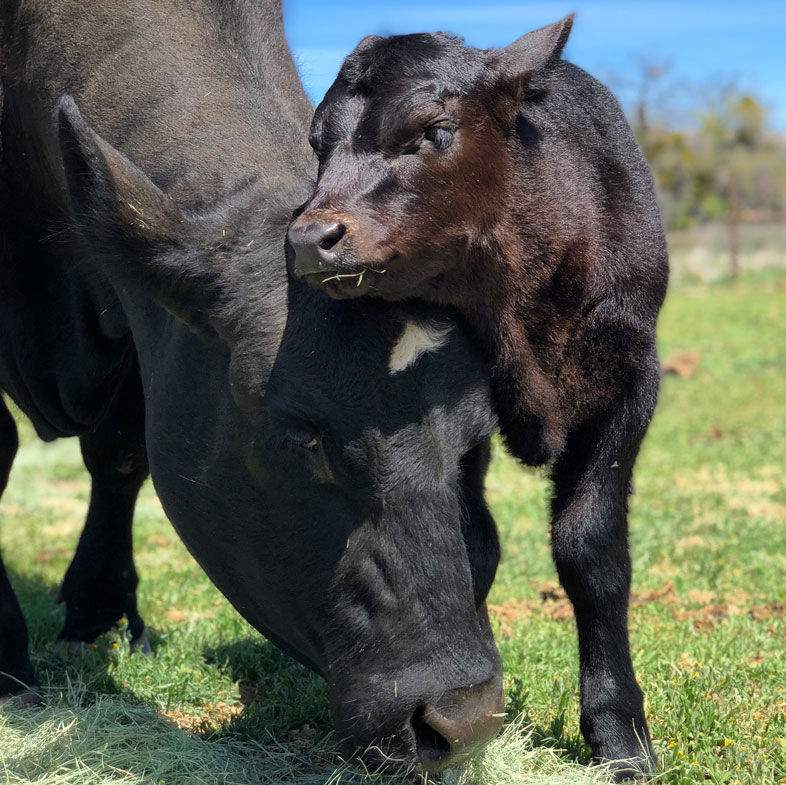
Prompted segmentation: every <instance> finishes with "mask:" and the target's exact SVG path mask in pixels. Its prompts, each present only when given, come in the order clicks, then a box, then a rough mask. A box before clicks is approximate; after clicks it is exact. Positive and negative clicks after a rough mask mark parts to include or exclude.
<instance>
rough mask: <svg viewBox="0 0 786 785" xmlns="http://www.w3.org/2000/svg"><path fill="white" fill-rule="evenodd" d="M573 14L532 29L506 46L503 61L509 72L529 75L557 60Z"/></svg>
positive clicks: (563, 45)
mask: <svg viewBox="0 0 786 785" xmlns="http://www.w3.org/2000/svg"><path fill="white" fill-rule="evenodd" d="M574 18H575V14H570V16H566V17H565V18H564V19H560V20H559V22H554V24H550V25H546V27H541V28H540V29H539V30H533V31H532V32H531V33H527V34H526V35H523V36H521V38H517V39H516V40H515V41H514V42H513V43H512V44H509V45H508V46H506V47H505V48H504V49H503V50H502V51H503V52H504V62H505V65H506V66H507V68H508V69H509V70H510V72H511V74H520V75H524V76H527V77H529V76H531V75H532V74H534V73H536V72H537V71H540V70H541V68H545V67H546V66H547V65H550V64H551V63H554V62H556V61H557V60H559V58H560V56H561V55H562V50H563V49H564V48H565V44H566V43H567V42H568V36H569V35H570V31H571V28H572V27H573V19H574Z"/></svg>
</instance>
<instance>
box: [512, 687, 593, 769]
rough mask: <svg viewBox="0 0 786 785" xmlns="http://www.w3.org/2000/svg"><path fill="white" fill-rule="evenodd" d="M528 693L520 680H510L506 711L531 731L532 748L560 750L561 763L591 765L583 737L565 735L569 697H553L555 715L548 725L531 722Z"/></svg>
mask: <svg viewBox="0 0 786 785" xmlns="http://www.w3.org/2000/svg"><path fill="white" fill-rule="evenodd" d="M528 698H529V690H528V689H527V687H526V686H525V684H524V682H523V681H522V680H521V679H518V678H516V679H514V680H513V685H512V687H511V689H510V690H509V691H508V696H507V705H506V709H507V712H508V716H509V717H520V718H522V722H523V724H524V725H525V726H527V727H529V728H530V729H531V734H532V735H531V743H532V746H533V747H548V748H549V749H553V750H560V751H561V755H562V757H564V758H565V760H569V761H573V762H575V763H579V764H581V765H589V764H590V763H591V762H592V750H590V748H589V745H588V744H587V743H586V742H585V741H584V737H583V736H581V735H580V734H576V733H568V732H567V722H566V715H567V713H568V704H569V702H570V701H571V700H572V696H569V695H566V694H564V693H562V694H560V695H559V696H557V704H556V705H555V709H556V713H555V715H554V718H553V719H552V720H551V722H550V723H549V724H548V725H545V724H540V723H537V722H535V721H534V720H533V719H532V717H531V715H530V713H529V709H528V704H529V701H528Z"/></svg>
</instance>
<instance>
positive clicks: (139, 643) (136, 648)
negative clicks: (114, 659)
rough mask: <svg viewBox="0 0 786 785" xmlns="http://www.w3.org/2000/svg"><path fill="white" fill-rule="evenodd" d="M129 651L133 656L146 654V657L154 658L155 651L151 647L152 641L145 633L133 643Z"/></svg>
mask: <svg viewBox="0 0 786 785" xmlns="http://www.w3.org/2000/svg"><path fill="white" fill-rule="evenodd" d="M129 649H130V651H131V653H132V654H144V655H145V657H152V656H153V649H152V648H151V646H150V641H149V640H148V639H147V633H144V632H143V633H142V634H141V635H139V636H138V637H136V638H134V639H133V640H132V641H131V643H130V644H129Z"/></svg>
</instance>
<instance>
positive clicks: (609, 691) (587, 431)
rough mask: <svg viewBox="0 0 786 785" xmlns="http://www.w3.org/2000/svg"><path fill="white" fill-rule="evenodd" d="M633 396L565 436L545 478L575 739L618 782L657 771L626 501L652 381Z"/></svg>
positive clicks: (652, 393)
mask: <svg viewBox="0 0 786 785" xmlns="http://www.w3.org/2000/svg"><path fill="white" fill-rule="evenodd" d="M639 389H640V394H637V395H635V396H633V397H630V396H629V397H625V398H624V399H622V398H621V399H619V400H617V401H616V402H615V404H614V405H613V406H612V407H610V408H609V410H607V412H606V414H605V415H604V416H602V417H598V418H596V419H595V420H594V421H593V422H591V423H589V424H585V425H584V426H583V427H581V428H579V429H577V430H576V431H575V432H574V433H572V434H571V435H570V436H569V438H568V442H567V449H566V450H565V452H564V453H563V454H562V456H561V457H560V458H559V459H558V460H557V462H556V463H555V465H554V467H553V472H552V478H553V481H554V496H553V500H552V553H553V557H554V562H555V564H556V567H557V572H558V573H559V578H560V581H561V583H562V585H563V587H564V588H565V590H566V592H567V594H568V597H569V598H570V600H571V602H572V603H573V608H574V612H575V616H576V627H577V630H578V640H579V668H580V693H581V731H582V733H583V734H584V738H585V739H586V740H587V743H588V744H589V745H590V747H591V748H592V752H593V755H594V756H595V758H596V760H598V761H602V762H607V763H609V764H610V766H611V768H612V769H613V770H614V772H615V776H616V778H617V779H618V780H619V781H623V780H626V779H628V778H631V777H634V776H636V775H640V774H641V773H650V772H654V770H655V768H656V765H657V763H656V757H655V753H654V751H653V748H652V742H651V740H650V734H649V730H648V728H647V722H646V720H645V718H644V707H643V695H642V691H641V689H640V688H639V685H638V683H637V682H636V677H635V675H634V673H633V664H632V662H631V657H630V644H629V641H628V623H627V614H628V596H629V593H630V579H631V564H630V555H629V553H628V523H627V499H628V494H629V488H630V478H631V472H632V469H633V463H634V461H635V459H636V455H637V453H638V449H639V445H640V443H641V439H642V438H643V436H644V432H645V430H646V428H647V425H648V423H649V420H650V417H651V414H652V409H653V407H654V400H655V392H656V390H657V377H655V379H650V380H649V383H644V384H642V385H640V386H639Z"/></svg>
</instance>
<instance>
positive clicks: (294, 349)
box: [59, 99, 502, 770]
mask: <svg viewBox="0 0 786 785" xmlns="http://www.w3.org/2000/svg"><path fill="white" fill-rule="evenodd" d="M59 129H60V144H61V149H62V153H63V162H64V171H65V179H66V184H67V192H68V195H69V203H70V209H71V212H72V215H73V216H74V218H75V221H76V223H77V227H78V230H79V232H80V234H81V235H82V237H83V238H84V239H85V240H86V241H87V245H88V250H89V258H90V259H91V260H92V261H93V263H94V264H96V265H97V266H98V267H99V268H100V271H101V273H102V274H103V275H104V276H105V277H106V278H108V279H109V281H110V283H111V285H112V286H113V288H114V289H115V290H116V291H117V292H118V294H119V296H120V300H121V301H122V303H123V307H124V310H125V312H126V314H127V315H128V318H129V321H130V322H131V324H132V327H133V330H134V338H135V340H136V343H137V350H138V352H139V355H140V361H141V368H142V375H143V381H144V384H145V404H146V418H147V434H148V454H149V457H150V465H151V471H152V474H153V478H154V482H155V483H156V488H157V490H158V492H159V495H160V496H161V499H162V502H163V504H164V507H165V509H166V510H167V513H168V515H169V516H170V518H171V519H172V521H173V522H174V523H175V525H176V527H177V528H178V530H179V532H180V534H181V536H182V537H183V538H184V540H185V541H186V543H187V545H188V547H189V549H190V550H191V552H192V553H193V554H194V555H195V556H196V557H197V559H198V560H199V561H200V563H201V564H202V566H203V567H204V568H205V570H206V571H207V572H208V574H209V575H210V577H211V578H212V579H213V581H214V582H215V583H216V584H217V585H218V586H219V588H220V589H221V590H222V591H223V592H224V593H225V594H226V595H227V596H228V597H229V598H230V599H231V601H232V602H233V604H234V605H235V606H236V607H237V608H238V609H239V610H240V611H241V612H242V613H243V614H244V615H245V616H246V618H247V619H249V620H250V621H251V622H252V623H253V624H254V625H255V626H257V627H258V628H259V629H260V630H262V631H263V632H264V633H265V634H266V635H268V636H269V637H270V638H271V639H272V640H273V641H274V642H276V643H277V644H279V645H280V646H282V648H284V649H285V650H286V651H288V652H290V653H291V654H293V655H294V656H296V657H298V658H299V659H301V660H302V661H303V662H305V663H307V664H308V665H310V666H311V667H313V668H314V669H315V670H316V671H318V672H319V673H321V674H323V675H324V676H325V678H326V679H327V681H328V684H329V686H330V695H331V702H332V707H333V713H334V718H335V721H336V725H337V728H338V731H339V737H340V738H342V739H344V740H346V744H347V746H348V747H349V749H350V750H351V751H352V752H354V751H356V750H358V749H360V750H364V749H366V748H367V747H368V746H370V745H378V746H379V748H381V750H382V751H383V754H384V756H386V757H385V758H384V760H385V762H386V763H387V764H389V765H393V764H397V765H400V766H403V767H405V768H409V769H415V768H418V767H420V768H424V769H427V770H433V769H438V768H440V767H441V766H443V765H444V764H445V763H447V762H448V761H450V760H455V759H456V758H457V757H461V756H462V755H463V754H465V753H467V752H469V751H471V750H473V749H474V748H476V747H477V746H478V745H479V744H482V743H483V742H485V741H486V740H488V739H489V738H490V737H491V736H492V735H494V733H495V732H496V731H497V729H498V727H499V725H500V723H501V716H502V715H501V670H500V661H499V656H498V654H497V651H496V647H495V646H494V642H493V639H492V637H491V633H490V629H489V625H488V619H487V616H486V611H485V598H486V595H487V592H488V590H489V587H490V585H491V582H492V580H493V576H494V572H495V570H496V565H497V561H498V544H497V538H496V533H495V527H494V523H493V520H492V518H491V516H490V514H489V512H488V509H487V507H486V505H485V502H484V500H483V479H484V475H485V471H486V466H487V462H488V455H489V442H488V440H489V435H490V433H491V430H492V428H493V426H494V415H493V412H492V407H491V403H490V399H489V391H488V387H487V383H486V378H485V372H484V367H483V364H482V362H481V360H480V358H479V357H478V356H477V355H476V353H475V352H474V351H473V349H472V348H471V344H470V343H469V342H468V341H467V340H466V339H465V338H464V337H463V335H462V333H461V330H460V328H459V327H458V326H457V325H456V324H455V323H454V322H453V321H452V320H451V318H450V314H449V313H446V314H440V313H438V312H436V311H435V310H432V311H430V312H421V311H419V310H417V309H415V308H414V306H413V307H411V308H410V307H408V308H406V309H405V308H402V307H400V306H394V305H388V304H385V303H383V302H377V303H363V302H362V301H359V302H353V303H338V302H333V301H331V300H330V299H328V298H326V297H323V296H322V295H320V294H318V293H316V292H313V291H311V290H310V289H309V288H308V287H306V286H304V285H303V284H301V283H299V282H296V281H293V282H291V283H290V284H289V287H287V277H286V271H285V269H284V267H285V265H284V258H283V249H284V238H285V233H286V226H287V223H288V221H289V218H290V216H291V210H292V208H291V206H290V207H289V209H288V211H287V212H286V214H285V216H284V217H283V218H282V219H276V218H274V217H271V215H270V212H271V210H274V203H275V198H274V196H273V195H271V194H267V195H264V194H263V195H259V194H251V195H250V196H249V198H248V199H246V198H245V197H237V196H235V197H231V198H230V199H229V200H228V201H227V202H226V203H225V204H222V205H220V206H217V207H216V208H215V209H212V210H210V211H208V212H206V213H204V214H201V215H193V214H186V213H184V212H183V211H182V210H181V209H180V208H179V207H178V206H177V205H176V204H175V203H174V202H173V201H172V200H171V199H169V198H168V197H167V196H166V195H165V194H164V193H162V192H161V191H160V190H159V189H158V188H156V186H155V185H154V184H153V183H152V182H151V181H150V180H149V179H148V178H147V177H146V176H145V175H144V174H143V173H142V172H141V171H140V170H139V169H137V168H136V167H134V166H133V165H132V164H131V163H130V162H129V161H128V160H127V159H126V158H125V157H124V156H122V155H121V154H120V153H119V152H118V151H117V150H115V149H114V148H112V147H111V146H110V145H109V144H107V143H106V142H105V141H103V140H102V139H101V138H100V137H99V136H97V135H96V134H95V133H94V132H93V131H92V129H91V128H90V127H89V126H88V125H87V123H86V122H85V121H84V120H83V119H82V117H81V116H80V114H79V112H78V110H77V108H76V106H75V104H74V103H73V101H70V100H69V99H65V100H64V101H63V102H62V103H61V105H60V109H59ZM301 199H302V197H301ZM296 203H297V201H294V202H293V204H296ZM153 303H155V304H158V305H159V306H162V307H164V308H166V309H167V310H169V311H170V312H171V313H172V314H174V315H175V316H176V317H177V319H179V320H180V321H181V322H182V323H185V324H186V325H187V326H188V327H189V328H190V331H189V330H186V329H184V328H183V327H182V326H177V322H176V321H175V322H172V323H171V324H169V323H167V326H166V329H164V330H163V331H162V330H161V329H160V328H159V329H152V330H151V328H150V325H151V324H153V325H154V324H156V323H158V324H159V325H160V323H161V320H160V319H158V318H157V317H156V316H155V311H154V310H151V304H153ZM379 762H381V759H380V761H379Z"/></svg>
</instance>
